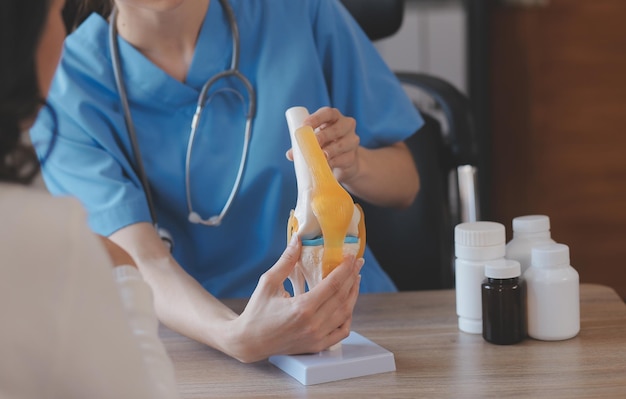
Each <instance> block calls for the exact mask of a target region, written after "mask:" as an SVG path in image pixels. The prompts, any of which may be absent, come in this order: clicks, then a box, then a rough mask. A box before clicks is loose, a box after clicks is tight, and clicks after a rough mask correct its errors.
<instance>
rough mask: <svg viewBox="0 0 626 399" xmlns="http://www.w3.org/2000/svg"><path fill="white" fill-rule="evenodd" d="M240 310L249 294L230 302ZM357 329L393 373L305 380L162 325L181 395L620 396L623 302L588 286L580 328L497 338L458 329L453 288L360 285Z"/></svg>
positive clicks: (624, 357) (625, 379) (625, 328)
mask: <svg viewBox="0 0 626 399" xmlns="http://www.w3.org/2000/svg"><path fill="white" fill-rule="evenodd" d="M227 303H228V304H229V306H231V307H232V308H233V309H235V310H236V311H241V309H243V306H245V301H228V302H227ZM352 327H353V328H352V329H353V331H356V332H358V333H360V334H361V335H363V336H365V337H367V338H369V339H370V340H372V341H374V342H376V343H377V344H379V345H381V346H383V347H384V348H386V349H388V350H390V351H391V352H393V353H394V356H395V360H396V368H397V370H396V371H395V372H389V373H383V374H377V375H372V376H365V377H358V378H353V379H347V380H342V381H335V382H329V383H324V384H318V385H309V386H304V385H301V384H300V383H299V382H298V381H297V380H295V379H293V378H292V377H290V376H289V375H287V374H285V373H284V372H283V371H281V370H280V369H278V368H276V367H275V366H273V365H272V364H270V363H269V362H267V361H261V362H257V363H254V364H242V363H240V362H238V361H237V360H234V359H232V358H229V357H227V356H226V355H224V354H222V353H220V352H217V351H215V350H213V349H210V348H208V347H206V346H204V345H201V344H199V343H197V342H194V341H192V340H190V339H188V338H186V337H183V336H181V335H179V334H177V333H175V332H173V331H171V330H169V329H167V328H166V327H163V326H162V327H161V331H160V333H161V337H162V339H163V341H164V342H165V345H166V347H167V349H168V352H169V353H170V355H171V357H172V359H173V362H174V365H175V368H176V373H177V379H178V381H179V386H180V390H181V393H182V396H183V397H184V398H244V397H245V398H305V397H306V398H309V397H310V398H325V399H329V398H333V399H337V398H422V397H423V398H434V397H436V398H474V397H475V398H479V397H480V398H485V397H514V398H515V397H519V398H544V397H545V398H623V397H625V394H626V304H624V302H623V301H622V300H621V299H620V297H619V296H618V295H617V293H616V292H615V291H614V290H612V289H611V288H609V287H606V286H601V285H591V284H583V285H581V332H580V333H579V335H578V336H576V337H574V338H572V339H569V340H566V341H558V342H557V341H553V342H546V341H537V340H533V339H526V340H524V341H523V342H521V343H519V344H516V345H511V346H499V345H493V344H490V343H488V342H486V341H484V340H483V339H482V336H480V335H471V334H466V333H463V332H460V331H459V330H458V327H457V318H456V312H455V294H454V291H453V290H442V291H414V292H401V293H396V294H363V295H361V296H360V298H359V301H358V303H357V307H356V309H355V315H354V321H353V326H352Z"/></svg>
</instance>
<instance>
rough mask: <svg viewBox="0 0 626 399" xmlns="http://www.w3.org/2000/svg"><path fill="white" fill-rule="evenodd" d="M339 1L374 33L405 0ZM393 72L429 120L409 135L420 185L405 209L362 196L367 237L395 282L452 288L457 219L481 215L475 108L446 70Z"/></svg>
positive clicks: (395, 23) (392, 26) (390, 23)
mask: <svg viewBox="0 0 626 399" xmlns="http://www.w3.org/2000/svg"><path fill="white" fill-rule="evenodd" d="M341 1H342V3H343V4H344V6H345V7H346V8H347V9H348V11H350V13H351V14H352V15H353V16H354V17H355V19H356V20H357V22H358V23H359V25H360V26H361V27H362V28H363V30H364V31H365V33H366V34H367V35H368V37H370V39H371V40H377V39H381V38H383V37H387V36H390V35H392V34H394V33H395V32H396V31H397V30H398V29H399V28H400V26H401V24H402V16H403V10H404V1H403V0H384V1H383V0H341ZM398 10H400V11H398ZM383 15H385V16H388V15H394V16H396V17H390V18H387V17H382V16H383ZM398 15H400V18H397V16H398ZM381 32H389V33H387V34H386V35H382V33H381ZM396 75H397V76H398V79H399V80H400V82H401V83H402V84H403V85H404V86H405V87H406V88H407V92H408V93H410V94H409V95H410V96H411V97H412V98H415V101H414V103H415V104H416V107H418V109H419V110H420V112H421V113H422V115H423V117H424V120H425V122H426V123H425V125H424V126H423V127H422V128H421V129H420V130H419V131H418V132H416V134H414V135H413V136H411V137H410V138H409V139H407V140H406V144H407V145H408V147H409V149H410V150H411V153H412V155H413V157H414V159H415V163H416V165H417V168H418V170H419V173H420V192H419V194H418V196H417V198H416V200H415V202H414V203H413V204H412V205H411V206H410V207H408V208H407V209H402V210H399V209H390V208H381V207H377V206H374V205H371V204H368V203H366V202H364V201H362V200H359V202H360V204H361V205H362V206H363V209H364V212H365V220H366V226H367V240H368V244H369V246H370V248H371V249H372V251H373V252H374V255H375V256H376V258H377V259H378V261H379V262H380V263H381V265H382V267H383V268H384V269H385V270H386V271H387V273H388V274H389V275H390V277H391V278H392V279H393V280H394V282H395V283H396V285H397V286H398V289H400V290H418V289H441V288H452V287H453V286H454V226H455V225H456V224H458V223H460V222H464V221H472V220H478V218H479V215H478V211H477V210H478V196H477V193H478V190H476V184H477V182H476V168H475V165H476V164H477V159H478V148H477V144H476V143H477V142H478V141H477V138H476V134H475V131H474V124H473V118H472V115H471V108H470V106H469V101H468V99H467V97H466V96H465V95H464V94H462V93H461V92H460V91H459V90H458V89H456V88H455V87H454V86H453V85H452V84H450V83H449V82H447V81H445V80H443V79H441V78H438V77H434V76H429V75H425V74H419V73H410V72H397V73H396ZM424 98H427V100H428V101H423V100H424ZM424 104H426V105H424Z"/></svg>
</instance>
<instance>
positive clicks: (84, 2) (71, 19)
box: [63, 0, 113, 32]
mask: <svg viewBox="0 0 626 399" xmlns="http://www.w3.org/2000/svg"><path fill="white" fill-rule="evenodd" d="M112 10H113V0H66V2H65V8H63V20H64V22H65V27H66V28H67V31H68V32H71V31H73V30H74V29H76V27H78V25H80V24H81V23H83V21H84V20H85V19H87V17H88V16H89V15H91V14H92V13H94V12H96V13H98V14H100V15H102V17H103V18H104V19H108V18H109V15H111V11H112Z"/></svg>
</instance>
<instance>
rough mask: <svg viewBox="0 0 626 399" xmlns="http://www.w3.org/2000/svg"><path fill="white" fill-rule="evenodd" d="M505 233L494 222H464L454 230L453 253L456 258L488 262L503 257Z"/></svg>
mask: <svg viewBox="0 0 626 399" xmlns="http://www.w3.org/2000/svg"><path fill="white" fill-rule="evenodd" d="M505 240H506V233H505V230H504V225H503V224H501V223H496V222H466V223H460V224H458V225H456V227H455V228H454V252H455V255H456V257H457V258H466V259H470V260H488V259H496V258H500V257H503V256H504V253H505V250H506V247H505Z"/></svg>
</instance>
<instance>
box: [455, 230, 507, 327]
mask: <svg viewBox="0 0 626 399" xmlns="http://www.w3.org/2000/svg"><path fill="white" fill-rule="evenodd" d="M505 245H506V233H505V229H504V225H503V224H500V223H496V222H466V223H460V224H458V225H456V227H455V228H454V252H455V256H456V260H455V290H456V313H457V315H458V316H459V329H460V330H461V331H463V332H466V333H471V334H481V333H482V331H483V321H482V311H483V309H482V292H481V285H482V282H483V280H484V278H485V263H487V262H488V261H493V260H497V259H502V260H504V252H505Z"/></svg>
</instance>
